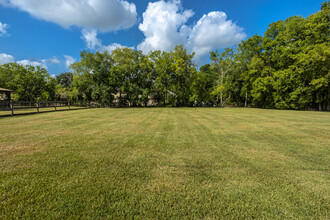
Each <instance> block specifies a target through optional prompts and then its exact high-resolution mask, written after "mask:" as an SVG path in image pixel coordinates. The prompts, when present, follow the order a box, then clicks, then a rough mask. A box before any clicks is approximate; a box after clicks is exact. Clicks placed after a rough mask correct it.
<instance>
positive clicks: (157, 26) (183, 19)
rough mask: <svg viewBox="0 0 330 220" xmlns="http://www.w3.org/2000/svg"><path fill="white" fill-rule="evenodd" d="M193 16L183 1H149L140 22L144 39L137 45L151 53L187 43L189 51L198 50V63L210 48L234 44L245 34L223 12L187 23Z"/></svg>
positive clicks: (196, 51)
mask: <svg viewBox="0 0 330 220" xmlns="http://www.w3.org/2000/svg"><path fill="white" fill-rule="evenodd" d="M193 15H194V12H193V11H191V10H184V9H182V4H181V1H180V0H172V1H168V2H165V1H163V0H162V1H158V2H154V3H149V4H148V8H147V10H146V11H145V12H144V13H143V22H142V23H141V24H140V25H139V29H140V30H141V31H142V32H143V34H144V35H145V39H144V40H143V42H142V43H140V44H139V45H138V47H137V48H138V49H139V50H142V51H143V52H144V53H148V52H149V51H151V50H165V51H169V50H172V49H174V47H175V46H176V45H178V44H184V45H185V47H186V48H187V49H188V50H189V51H190V52H195V53H196V56H195V60H196V61H197V62H198V61H199V60H200V59H201V58H202V57H203V56H205V55H207V54H208V53H209V52H210V51H212V50H215V49H218V48H219V49H221V48H225V47H229V46H232V45H234V44H236V43H239V42H240V41H241V40H243V39H244V38H245V37H246V34H245V33H244V31H243V29H242V28H241V27H239V26H238V25H236V24H235V23H233V22H232V21H231V20H228V19H227V15H226V13H224V12H220V11H214V12H210V13H208V14H206V15H203V16H202V18H200V19H199V21H198V22H197V23H196V24H194V25H192V26H188V25H187V21H188V19H189V18H191V17H192V16H193Z"/></svg>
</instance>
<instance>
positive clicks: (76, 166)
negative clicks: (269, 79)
mask: <svg viewBox="0 0 330 220" xmlns="http://www.w3.org/2000/svg"><path fill="white" fill-rule="evenodd" d="M0 128H1V135H0V171H1V172H0V219H11V218H36V219H50V218H70V219H72V218H73V219H76V218H94V219H95V218H96V219H99V218H116V219H117V218H121V219H130V218H133V217H134V218H137V219H169V218H175V219H183V218H189V219H215V218H234V219H238V218H239V219H243V218H275V219H283V218H299V219H311V218H313V219H329V209H330V206H329V204H330V198H329V189H330V186H329V183H330V175H329V174H330V172H329V171H330V113H329V112H299V111H277V110H261V109H243V108H241V109H240V108H225V109H217V108H212V109H208V108H204V109H197V110H195V109H193V108H154V109H153V108H151V109H142V108H141V109H88V110H79V111H63V112H52V113H45V114H39V115H29V116H17V117H9V118H0Z"/></svg>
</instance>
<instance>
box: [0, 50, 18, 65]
mask: <svg viewBox="0 0 330 220" xmlns="http://www.w3.org/2000/svg"><path fill="white" fill-rule="evenodd" d="M14 62H15V58H14V57H13V56H12V55H8V54H5V53H0V65H2V64H6V63H14Z"/></svg>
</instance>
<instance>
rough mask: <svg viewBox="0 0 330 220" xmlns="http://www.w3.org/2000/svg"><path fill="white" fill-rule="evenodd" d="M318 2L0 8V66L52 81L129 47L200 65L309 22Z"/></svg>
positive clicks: (1, 0)
mask: <svg viewBox="0 0 330 220" xmlns="http://www.w3.org/2000/svg"><path fill="white" fill-rule="evenodd" d="M90 2H93V3H90ZM322 2H324V0H286V1H284V0H276V1H275V0H268V1H267V0H244V1H243V0H231V1H224V0H223V1H222V0H203V1H201V0H181V1H180V0H171V1H145V0H135V1H133V0H126V1H124V3H123V2H118V0H94V1H87V0H47V1H43V0H0V64H1V63H6V62H13V61H15V62H18V63H21V64H31V65H42V66H44V67H47V68H48V71H49V73H50V74H51V75H53V74H55V75H57V74H59V73H61V72H65V71H67V64H70V63H71V62H72V61H73V60H79V54H80V52H81V51H82V50H90V51H93V52H94V51H104V50H109V51H111V50H113V49H114V48H116V47H118V46H128V47H134V48H135V49H141V50H142V51H144V52H145V53H147V52H148V51H150V50H155V49H161V50H167V51H168V50H171V49H173V47H174V46H175V45H176V44H184V45H185V46H186V47H187V48H188V50H190V51H196V62H197V63H198V64H200V65H201V64H203V63H205V62H207V61H208V53H209V51H210V50H215V49H221V48H223V47H226V46H231V45H234V44H236V43H238V42H240V41H241V40H244V39H247V38H248V37H250V36H252V35H254V34H261V35H262V34H263V33H264V32H265V31H266V29H267V26H268V24H270V23H271V22H275V21H278V20H282V19H286V18H288V17H290V16H293V15H301V16H303V17H307V16H309V15H310V14H312V13H315V12H317V11H319V10H320V7H321V3H322ZM211 12H212V13H211Z"/></svg>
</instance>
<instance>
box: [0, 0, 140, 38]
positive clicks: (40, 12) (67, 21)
mask: <svg viewBox="0 0 330 220" xmlns="http://www.w3.org/2000/svg"><path fill="white" fill-rule="evenodd" d="M0 5H2V6H5V7H14V8H18V9H19V10H22V11H25V12H28V13H29V14H30V15H32V16H34V17H36V18H39V19H42V20H46V21H49V22H53V23H56V24H59V25H61V26H63V27H65V28H69V27H71V26H78V27H81V28H93V29H97V30H99V31H102V32H108V31H114V30H119V29H126V28H129V27H131V26H133V25H134V24H135V22H136V17H137V13H136V6H135V4H133V3H129V2H128V1H124V0H47V1H43V0H0Z"/></svg>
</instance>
